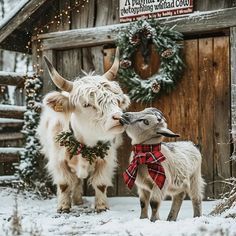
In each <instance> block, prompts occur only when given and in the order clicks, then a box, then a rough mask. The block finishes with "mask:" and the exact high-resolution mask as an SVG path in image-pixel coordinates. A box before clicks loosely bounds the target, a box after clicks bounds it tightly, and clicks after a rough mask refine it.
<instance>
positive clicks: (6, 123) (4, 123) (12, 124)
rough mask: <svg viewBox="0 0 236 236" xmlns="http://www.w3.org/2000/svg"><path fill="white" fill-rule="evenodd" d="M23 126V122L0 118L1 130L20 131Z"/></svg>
mask: <svg viewBox="0 0 236 236" xmlns="http://www.w3.org/2000/svg"><path fill="white" fill-rule="evenodd" d="M23 124H24V120H20V119H12V118H0V128H1V130H2V129H4V128H5V129H9V128H14V129H20V128H22V126H23Z"/></svg>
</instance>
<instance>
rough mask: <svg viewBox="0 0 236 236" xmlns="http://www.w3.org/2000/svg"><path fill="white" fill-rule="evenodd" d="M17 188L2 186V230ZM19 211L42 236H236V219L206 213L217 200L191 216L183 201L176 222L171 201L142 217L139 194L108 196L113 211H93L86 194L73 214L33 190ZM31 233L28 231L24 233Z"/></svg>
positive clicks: (8, 219) (23, 198) (6, 225)
mask: <svg viewBox="0 0 236 236" xmlns="http://www.w3.org/2000/svg"><path fill="white" fill-rule="evenodd" d="M15 196H16V190H13V189H10V188H3V187H2V188H0V232H3V233H1V235H4V232H6V229H9V227H10V222H11V216H12V213H13V210H14V204H15ZM17 199H18V211H19V215H20V216H21V217H22V219H21V223H22V227H23V230H24V231H30V229H32V227H33V228H37V229H38V230H39V231H41V235H43V236H44V235H45V236H51V235H53V236H55V235H63V236H65V235H84V236H92V235H105V236H114V235H119V236H125V235H127V236H128V235H130V236H132V235H133V236H136V235H137V236H141V235H148V236H152V235H153V236H154V235H155V236H156V235H161V236H169V235H170V236H171V235H173V236H178V235H181V236H184V235H185V236H186V235H199V236H208V235H209V236H210V235H214V236H217V235H219V236H222V235H227V236H235V235H236V223H235V219H231V218H223V217H213V216H208V215H207V214H208V213H209V212H210V211H211V210H212V208H213V206H214V205H215V204H216V202H213V201H208V202H203V212H204V216H202V217H200V218H192V206H191V202H190V201H184V203H183V206H182V208H181V211H180V215H179V218H178V221H177V222H167V221H165V219H166V217H167V214H168V211H169V209H170V205H171V201H164V202H163V204H162V205H161V209H160V215H161V219H162V220H160V221H157V222H155V223H152V222H150V221H149V220H148V219H144V220H140V219H139V211H140V209H139V200H138V198H136V197H113V198H109V203H110V208H111V209H110V210H109V211H107V212H103V213H100V214H97V213H95V212H94V211H93V207H92V204H93V201H94V198H93V197H86V198H84V199H85V203H84V205H82V206H74V207H73V208H72V212H71V213H70V214H58V213H56V198H55V197H54V198H52V199H47V200H41V199H38V198H37V197H36V196H35V195H33V194H30V193H24V194H22V193H21V194H18V195H17ZM23 235H29V234H23Z"/></svg>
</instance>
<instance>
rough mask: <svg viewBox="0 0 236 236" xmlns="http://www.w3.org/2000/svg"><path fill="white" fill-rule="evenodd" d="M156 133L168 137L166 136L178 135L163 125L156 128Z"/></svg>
mask: <svg viewBox="0 0 236 236" xmlns="http://www.w3.org/2000/svg"><path fill="white" fill-rule="evenodd" d="M156 133H157V134H161V135H163V136H165V137H168V138H176V137H180V135H179V134H175V133H174V132H173V131H171V130H169V129H167V128H164V127H161V128H158V129H157V132H156Z"/></svg>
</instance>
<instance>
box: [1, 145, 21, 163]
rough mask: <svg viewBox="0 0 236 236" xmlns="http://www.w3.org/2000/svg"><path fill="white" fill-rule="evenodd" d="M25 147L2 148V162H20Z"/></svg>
mask: <svg viewBox="0 0 236 236" xmlns="http://www.w3.org/2000/svg"><path fill="white" fill-rule="evenodd" d="M23 150H24V148H0V163H4V162H18V161H19V158H20V152H22V151H23Z"/></svg>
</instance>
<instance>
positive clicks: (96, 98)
mask: <svg viewBox="0 0 236 236" xmlns="http://www.w3.org/2000/svg"><path fill="white" fill-rule="evenodd" d="M46 62H47V64H48V67H49V71H50V75H51V77H52V79H53V81H54V83H55V84H56V85H57V86H58V87H59V88H61V89H62V88H64V87H65V88H66V89H65V90H66V91H67V92H62V93H61V92H51V93H49V94H47V95H46V96H45V98H44V100H43V111H42V114H41V120H40V124H39V127H38V134H39V137H40V141H41V144H42V147H43V149H42V152H43V153H44V154H45V156H46V157H47V158H48V164H47V167H48V170H49V173H50V174H51V176H52V178H53V181H54V183H55V184H56V185H57V195H58V208H57V209H58V212H68V211H69V210H70V207H71V204H72V203H74V204H81V203H82V180H83V179H85V178H87V177H89V181H90V183H91V184H92V186H93V188H94V189H95V195H96V197H95V209H96V210H97V211H98V212H100V211H103V210H106V209H108V203H107V197H106V191H107V187H108V186H111V185H112V177H113V175H114V170H115V168H116V165H117V158H116V149H117V147H118V146H119V145H120V144H121V137H120V133H122V132H123V131H124V128H123V127H122V126H121V124H120V122H119V118H120V116H121V114H122V111H123V109H126V108H127V107H128V105H129V102H130V101H129V98H128V97H127V96H126V95H124V94H123V92H122V90H121V88H120V87H119V85H118V84H117V83H116V82H114V81H108V80H107V78H105V77H104V76H94V75H86V76H85V77H83V78H81V79H77V80H76V81H74V82H73V83H71V82H68V81H66V80H65V79H63V78H62V77H61V76H60V75H59V74H58V73H57V72H56V71H55V69H54V68H53V66H52V65H51V64H50V62H49V61H46ZM111 74H112V75H113V73H111ZM69 123H70V124H71V127H72V130H73V132H74V135H75V138H76V139H77V140H78V141H79V142H81V143H83V144H85V145H88V146H94V145H96V144H97V142H98V141H110V143H111V147H110V149H109V151H108V153H107V156H106V157H105V158H104V159H101V158H99V157H97V159H96V161H95V162H94V163H93V164H89V162H88V161H87V160H86V159H85V158H83V157H82V156H81V155H76V156H73V157H72V158H71V159H70V158H69V155H68V153H67V152H66V149H65V147H61V146H59V144H58V143H56V142H55V137H56V135H57V134H58V133H59V132H61V131H66V130H68V129H69Z"/></svg>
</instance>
